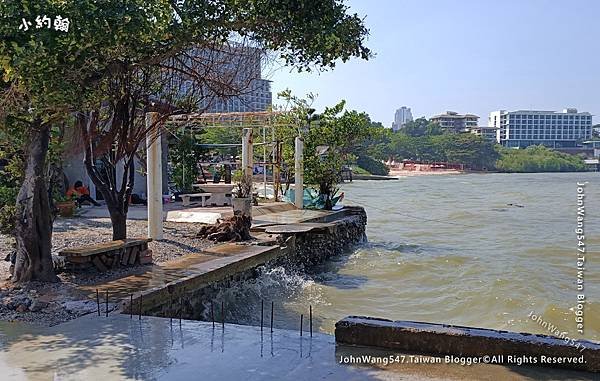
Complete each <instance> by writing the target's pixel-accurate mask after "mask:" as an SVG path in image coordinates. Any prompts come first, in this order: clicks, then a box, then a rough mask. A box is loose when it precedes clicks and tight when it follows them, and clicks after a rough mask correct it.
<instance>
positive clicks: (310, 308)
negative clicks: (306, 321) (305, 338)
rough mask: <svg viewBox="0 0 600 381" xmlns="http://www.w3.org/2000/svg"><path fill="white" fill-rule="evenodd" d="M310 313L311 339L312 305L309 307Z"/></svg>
mask: <svg viewBox="0 0 600 381" xmlns="http://www.w3.org/2000/svg"><path fill="white" fill-rule="evenodd" d="M309 313H310V337H312V304H311V305H310V306H309Z"/></svg>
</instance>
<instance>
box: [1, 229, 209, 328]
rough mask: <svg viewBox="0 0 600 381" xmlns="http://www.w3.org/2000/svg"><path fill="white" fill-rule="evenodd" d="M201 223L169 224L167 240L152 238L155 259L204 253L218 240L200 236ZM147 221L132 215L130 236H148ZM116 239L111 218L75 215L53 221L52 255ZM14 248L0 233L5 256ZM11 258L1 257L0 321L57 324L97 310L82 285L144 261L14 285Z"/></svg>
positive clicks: (130, 270)
mask: <svg viewBox="0 0 600 381" xmlns="http://www.w3.org/2000/svg"><path fill="white" fill-rule="evenodd" d="M200 226H201V225H200V224H193V223H173V222H165V223H164V240H163V241H160V242H158V241H157V242H150V243H149V248H150V249H152V256H153V261H154V263H161V262H166V261H168V260H170V259H173V258H176V257H179V256H182V255H186V254H190V253H197V252H200V251H201V250H202V249H204V248H206V247H209V246H212V245H214V243H212V242H210V241H206V240H202V239H198V238H195V237H194V236H195V234H196V231H197V230H198V229H199V227H200ZM146 228H147V222H146V221H138V220H129V221H128V222H127V229H128V231H127V235H128V237H145V236H146ZM111 239H112V229H111V224H110V219H86V218H70V219H58V220H56V221H55V222H54V232H53V234H52V254H53V255H56V254H58V252H59V251H60V250H62V249H65V248H69V247H74V246H82V245H90V244H94V243H100V242H106V241H110V240H111ZM13 247H14V240H13V239H12V238H11V237H7V236H3V235H0V260H2V259H4V258H5V257H6V256H7V255H8V254H10V253H11V252H12V250H13ZM9 268H10V263H9V262H5V261H0V320H5V321H13V320H18V321H26V322H30V323H34V324H40V325H47V326H50V325H55V324H59V323H62V322H64V321H67V320H70V319H74V318H76V317H79V316H81V315H83V314H85V313H89V312H94V311H95V310H96V304H95V302H94V301H90V300H88V299H87V298H86V297H85V295H83V294H82V293H81V292H80V291H79V290H78V289H77V285H84V284H95V283H99V282H102V281H108V280H111V279H116V278H120V277H123V276H126V275H129V274H132V273H134V272H136V271H139V270H140V266H135V267H125V268H118V269H113V270H109V271H107V272H105V273H99V272H96V271H90V272H85V273H77V274H75V273H60V274H58V276H59V278H60V280H61V282H60V283H55V284H44V283H37V282H33V283H30V284H27V285H23V286H15V285H13V284H12V283H10V282H9V281H6V280H7V279H8V277H9V275H10V273H9Z"/></svg>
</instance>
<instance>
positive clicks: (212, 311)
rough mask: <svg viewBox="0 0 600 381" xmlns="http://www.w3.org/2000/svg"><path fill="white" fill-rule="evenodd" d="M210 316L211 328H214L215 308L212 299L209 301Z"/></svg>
mask: <svg viewBox="0 0 600 381" xmlns="http://www.w3.org/2000/svg"><path fill="white" fill-rule="evenodd" d="M210 318H211V319H212V323H213V328H215V308H214V305H213V302H212V300H211V301H210Z"/></svg>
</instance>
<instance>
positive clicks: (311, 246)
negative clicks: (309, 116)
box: [79, 203, 366, 318]
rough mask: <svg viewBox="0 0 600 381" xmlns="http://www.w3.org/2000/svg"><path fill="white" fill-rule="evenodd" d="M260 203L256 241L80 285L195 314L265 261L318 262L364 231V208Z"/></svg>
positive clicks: (129, 301) (160, 312)
mask: <svg viewBox="0 0 600 381" xmlns="http://www.w3.org/2000/svg"><path fill="white" fill-rule="evenodd" d="M290 207H291V209H290ZM255 209H256V213H254V214H255V216H254V218H253V225H252V229H251V230H252V234H253V235H254V237H255V240H253V241H250V242H240V243H222V244H218V245H216V246H213V247H209V248H206V249H203V250H202V251H201V252H197V253H191V254H188V255H186V256H183V257H180V258H177V259H174V260H171V261H168V262H165V263H161V264H153V265H150V266H143V267H140V268H138V269H137V270H136V272H135V273H133V274H130V275H128V276H125V277H122V278H119V279H114V280H109V281H103V282H102V283H97V284H91V285H83V286H79V289H81V290H82V291H84V292H85V293H86V294H87V295H88V296H89V297H90V298H91V299H95V298H96V290H98V292H100V294H101V296H102V299H103V302H104V298H105V295H106V292H108V293H109V297H110V305H111V306H114V308H116V309H120V310H122V311H125V312H129V311H132V310H133V311H134V312H135V313H139V311H140V310H141V311H142V313H143V314H150V315H155V316H170V315H172V313H173V311H172V308H171V305H172V304H173V302H175V304H178V305H183V307H181V309H183V311H179V312H178V313H182V314H183V317H189V318H194V317H196V316H197V314H198V313H202V308H203V304H202V302H203V301H206V300H207V299H209V298H210V297H211V295H210V293H211V292H214V289H216V288H218V287H227V284H228V282H230V281H231V280H243V279H248V278H251V277H253V276H254V274H255V271H256V269H257V268H258V267H260V266H265V265H269V264H273V263H276V262H277V263H280V262H286V263H292V262H294V263H298V264H309V263H318V262H320V261H322V260H323V259H325V258H326V257H327V256H331V255H334V254H336V253H339V252H341V251H342V249H343V248H344V247H347V246H348V245H352V244H354V243H356V242H360V241H361V240H362V238H363V236H364V229H365V222H366V221H365V218H366V217H365V214H364V210H363V209H357V208H347V209H342V210H338V211H323V210H298V209H295V208H294V207H293V206H290V205H289V204H278V203H274V204H271V205H265V206H264V207H261V208H255ZM253 212H254V210H253ZM211 288H212V290H211ZM206 290H208V291H206ZM180 300H182V301H184V302H179V301H180ZM115 305H116V306H115Z"/></svg>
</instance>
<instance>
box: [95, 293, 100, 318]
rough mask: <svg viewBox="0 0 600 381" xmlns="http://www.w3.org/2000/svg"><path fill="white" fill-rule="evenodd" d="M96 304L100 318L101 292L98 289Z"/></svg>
mask: <svg viewBox="0 0 600 381" xmlns="http://www.w3.org/2000/svg"><path fill="white" fill-rule="evenodd" d="M96 303H97V304H98V316H100V291H98V289H96Z"/></svg>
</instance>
